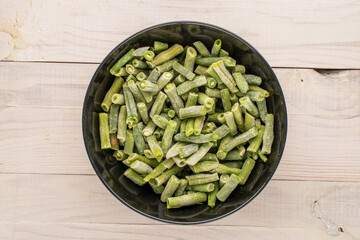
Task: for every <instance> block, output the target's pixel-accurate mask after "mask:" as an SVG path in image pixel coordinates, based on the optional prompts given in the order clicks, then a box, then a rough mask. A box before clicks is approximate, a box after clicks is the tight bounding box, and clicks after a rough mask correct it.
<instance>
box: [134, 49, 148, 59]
mask: <svg viewBox="0 0 360 240" xmlns="http://www.w3.org/2000/svg"><path fill="white" fill-rule="evenodd" d="M149 48H150V47H139V48H137V49H135V51H134V52H133V56H134V57H142V56H143V55H144V53H145V52H146V51H147V50H148V49H149Z"/></svg>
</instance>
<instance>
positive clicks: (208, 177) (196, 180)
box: [186, 173, 219, 185]
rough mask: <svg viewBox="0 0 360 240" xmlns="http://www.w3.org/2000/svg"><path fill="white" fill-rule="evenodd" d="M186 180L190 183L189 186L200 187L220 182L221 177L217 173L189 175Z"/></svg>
mask: <svg viewBox="0 0 360 240" xmlns="http://www.w3.org/2000/svg"><path fill="white" fill-rule="evenodd" d="M186 179H187V180H188V181H189V183H188V184H189V185H198V184H204V183H211V182H215V181H218V180H219V175H218V174H217V173H199V174H194V175H188V176H186Z"/></svg>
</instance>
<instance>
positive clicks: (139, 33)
mask: <svg viewBox="0 0 360 240" xmlns="http://www.w3.org/2000/svg"><path fill="white" fill-rule="evenodd" d="M177 24H187V25H199V26H206V27H210V28H214V29H217V30H219V31H222V32H224V33H226V34H228V35H230V36H232V37H234V38H236V39H238V40H240V41H242V42H243V43H244V44H246V45H247V46H248V47H249V48H250V49H251V50H252V51H254V53H256V54H257V55H258V56H259V57H260V58H261V59H262V60H263V62H264V63H265V66H266V67H267V68H268V69H269V71H270V74H271V75H272V76H273V78H274V79H275V80H276V81H275V82H276V84H277V85H278V87H279V89H280V97H281V98H282V100H283V105H284V126H283V127H284V139H283V141H282V142H281V143H280V151H279V158H278V161H277V162H276V163H275V166H274V169H273V171H272V172H271V173H270V175H269V176H268V177H267V179H266V180H265V183H264V184H263V185H262V186H261V187H260V188H259V189H258V190H257V191H256V192H255V193H254V194H253V195H252V196H251V197H250V198H249V199H248V200H247V201H246V202H244V203H243V204H242V205H241V206H239V207H237V208H235V209H233V210H231V211H229V212H227V213H225V214H223V215H220V216H217V217H214V218H209V219H206V220H201V221H193V222H182V221H173V220H167V219H163V218H159V217H155V216H152V215H150V214H147V213H145V212H142V211H140V210H138V209H137V208H135V207H133V206H131V205H130V204H128V203H127V202H126V201H124V200H123V199H122V198H121V197H119V196H118V195H117V194H116V193H115V192H114V190H113V189H112V188H111V187H110V186H109V185H108V184H107V182H105V180H104V178H103V177H102V176H101V173H100V172H99V171H98V169H97V167H96V166H95V163H94V162H95V161H94V159H93V157H92V156H91V154H90V152H89V150H88V149H89V146H88V143H87V141H86V138H85V136H86V131H85V114H86V113H85V106H86V103H87V102H88V99H89V92H90V91H89V90H90V86H91V85H92V83H93V82H94V80H95V76H96V75H97V74H98V72H99V71H100V69H102V67H103V65H104V64H105V59H107V58H109V57H110V56H111V55H112V54H113V53H114V52H115V51H116V50H117V49H118V48H119V47H120V46H121V45H123V44H125V43H126V42H127V41H129V40H130V39H132V38H134V37H136V36H138V35H141V34H143V33H145V32H147V31H149V30H152V29H156V28H159V27H165V26H171V25H177ZM81 116H82V133H83V140H84V146H85V150H86V153H87V155H88V158H89V160H90V163H91V165H92V167H93V169H94V171H95V173H96V175H97V176H98V178H99V179H100V180H101V182H102V183H103V184H104V185H105V187H106V188H107V189H108V191H109V192H110V193H111V194H112V195H114V197H115V198H117V199H118V200H119V201H120V202H121V203H123V204H124V205H125V206H127V207H128V208H130V209H131V210H133V211H135V212H137V213H139V214H141V215H143V216H146V217H148V218H150V219H153V220H157V221H160V222H165V223H172V224H179V225H194V224H203V223H209V222H212V221H216V220H219V219H222V218H224V217H227V216H229V215H231V214H233V213H235V212H237V211H238V210H240V209H241V208H243V207H245V206H246V205H247V204H248V203H250V202H251V201H252V200H253V199H254V198H255V197H257V196H258V195H259V194H260V192H262V190H263V189H264V188H265V187H266V186H267V184H268V183H269V182H270V180H271V178H272V177H273V175H274V173H275V172H276V169H277V167H278V166H279V164H280V161H281V158H282V155H283V153H284V149H285V143H286V138H287V127H288V116H287V109H286V102H285V97H284V94H283V91H282V88H281V85H280V82H279V80H278V78H277V77H276V74H275V72H274V70H273V69H272V67H271V66H270V65H269V63H268V62H267V61H266V59H265V58H264V57H263V56H262V55H261V54H260V52H258V51H257V50H256V49H255V48H254V47H253V46H252V45H251V44H250V43H249V42H247V41H246V40H244V39H243V38H242V37H240V36H238V35H237V34H235V33H233V32H231V31H229V30H227V29H224V28H222V27H219V26H216V25H213V24H209V23H204V22H199V21H170V22H163V23H160V24H156V25H152V26H150V27H147V28H144V29H142V30H140V31H138V32H136V33H134V34H132V35H131V36H129V37H127V38H126V39H124V40H123V41H121V42H120V43H119V44H118V45H116V46H115V47H114V48H113V49H112V50H111V51H110V52H109V53H108V54H107V55H106V57H105V58H104V59H103V60H102V61H101V63H100V64H99V66H98V67H97V69H96V70H95V72H94V74H93V76H92V78H91V81H90V82H89V85H88V88H87V90H86V94H85V98H84V103H83V109H82V115H81Z"/></svg>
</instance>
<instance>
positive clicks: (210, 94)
mask: <svg viewBox="0 0 360 240" xmlns="http://www.w3.org/2000/svg"><path fill="white" fill-rule="evenodd" d="M205 94H206V95H207V96H208V97H212V98H221V92H220V90H219V89H211V88H208V87H207V88H205Z"/></svg>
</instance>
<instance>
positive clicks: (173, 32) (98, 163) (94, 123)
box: [83, 22, 287, 224]
mask: <svg viewBox="0 0 360 240" xmlns="http://www.w3.org/2000/svg"><path fill="white" fill-rule="evenodd" d="M217 38H220V39H222V42H223V46H222V48H223V49H224V50H226V51H228V52H229V53H230V56H231V57H233V58H235V59H236V60H237V61H238V62H239V63H240V64H243V65H245V67H246V72H247V73H253V74H255V75H258V76H260V77H261V78H262V79H263V84H262V85H261V87H263V88H264V89H266V90H268V91H269V92H270V93H271V94H270V97H269V98H268V99H267V106H268V112H269V113H273V114H274V115H275V126H274V127H275V140H274V143H273V146H272V154H271V155H270V157H269V160H268V162H267V163H263V162H262V161H261V160H258V161H257V163H256V166H255V168H254V170H253V172H252V174H251V176H250V178H249V179H248V181H247V183H246V184H245V185H244V186H238V187H237V189H236V190H235V191H234V193H232V194H231V196H230V197H229V198H228V199H227V200H226V202H224V203H220V202H218V203H217V205H216V207H215V208H209V207H208V206H207V205H206V204H202V205H197V206H192V207H186V208H181V209H171V210H168V209H166V205H165V204H164V203H162V202H161V201H160V197H159V195H156V194H155V193H154V192H153V190H152V189H151V187H150V186H148V185H146V186H144V187H139V186H137V185H135V184H134V183H133V182H131V181H130V180H128V179H127V178H126V177H125V176H123V172H124V171H125V170H126V168H127V167H126V166H124V165H123V164H122V163H120V162H118V161H116V159H115V158H114V157H113V156H112V151H103V150H101V149H100V142H99V141H100V140H99V132H98V129H99V125H98V113H99V112H101V107H100V104H101V102H102V100H103V98H104V96H105V94H106V92H107V90H108V89H109V87H110V85H111V83H112V81H113V79H114V77H113V76H112V75H111V74H110V73H109V68H110V67H111V66H112V65H113V64H114V63H115V62H116V61H117V60H118V58H119V56H122V55H123V54H124V53H126V52H127V51H128V50H129V49H130V48H132V47H133V48H136V47H140V46H147V45H150V44H151V43H152V42H153V41H154V40H158V41H164V42H168V43H179V44H182V45H184V46H185V45H191V44H192V43H193V42H194V41H197V40H201V41H202V42H203V43H204V44H205V45H206V46H207V47H208V48H209V49H211V47H212V44H213V42H214V40H215V39H217ZM286 131H287V114H286V107H285V100H284V96H283V94H282V91H281V88H280V85H279V82H278V80H277V78H276V76H275V74H274V72H273V71H272V69H271V68H270V66H269V65H268V64H267V62H266V61H265V59H264V58H263V57H262V56H261V55H260V54H259V53H258V52H257V51H256V50H255V49H254V48H253V47H251V46H250V45H249V44H248V43H246V42H245V41H244V40H243V39H241V38H239V37H238V36H236V35H234V34H233V33H231V32H228V31H226V30H224V29H221V28H218V27H215V26H211V25H208V24H204V23H194V22H174V23H166V24H161V25H158V26H154V27H151V28H148V29H145V30H143V31H141V32H139V33H136V34H134V35H133V36H131V37H129V38H128V39H126V40H125V41H123V42H122V43H121V44H119V45H118V46H117V47H116V48H115V49H114V50H113V51H112V52H111V53H110V54H109V55H108V56H107V57H106V58H105V59H104V61H103V62H102V63H101V64H100V66H99V67H98V69H97V71H96V72H95V74H94V76H93V78H92V80H91V82H90V84H89V87H88V91H87V94H86V97H85V102H84V107H83V135H84V141H85V147H86V150H87V153H88V156H89V158H90V161H91V163H92V165H93V167H94V169H95V171H96V173H97V175H98V176H99V178H100V179H101V181H102V182H103V183H104V184H105V186H106V187H107V188H108V189H109V191H110V192H111V193H112V194H114V196H115V197H117V198H118V199H119V200H120V201H121V202H123V203H124V204H125V205H127V206H128V207H130V208H132V209H133V210H135V211H137V212H139V213H141V214H144V215H146V216H148V217H151V218H154V219H157V220H161V221H166V222H173V223H183V224H191V223H201V222H207V221H211V220H215V219H218V218H221V217H223V216H226V215H228V214H230V213H232V212H234V211H236V210H238V209H240V208H241V207H243V206H245V205H246V204H247V203H248V202H249V201H251V200H252V199H253V198H254V197H255V196H256V195H257V194H258V193H259V192H260V191H261V190H262V189H263V188H264V187H265V185H266V184H267V182H268V181H269V180H270V178H271V176H272V175H273V173H274V172H275V170H276V167H277V165H278V164H279V161H280V158H281V155H282V152H283V149H284V146H285V139H286Z"/></svg>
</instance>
